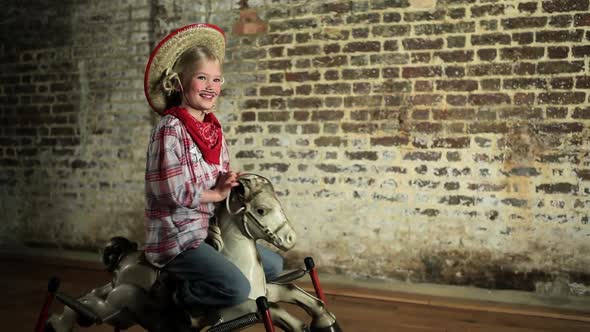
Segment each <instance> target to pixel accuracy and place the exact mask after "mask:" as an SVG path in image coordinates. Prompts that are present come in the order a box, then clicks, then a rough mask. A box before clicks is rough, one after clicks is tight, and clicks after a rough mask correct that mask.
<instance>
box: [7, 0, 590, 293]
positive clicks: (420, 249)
mask: <svg viewBox="0 0 590 332" xmlns="http://www.w3.org/2000/svg"><path fill="white" fill-rule="evenodd" d="M107 3H109V4H110V5H109V6H103V5H101V6H100V7H97V8H92V7H90V8H89V7H88V6H67V5H62V7H63V8H62V7H60V8H57V9H56V8H51V9H47V8H44V9H43V10H41V11H40V12H39V14H38V15H39V17H35V16H33V17H27V18H26V19H24V20H23V21H24V23H23V22H20V23H15V24H16V25H18V24H20V27H21V28H22V29H19V32H18V34H19V36H20V34H22V36H20V37H19V38H18V39H17V46H16V47H14V46H13V45H12V44H9V43H3V47H2V48H1V49H0V50H1V51H2V52H3V53H2V56H3V59H6V60H4V61H3V63H2V69H3V70H2V74H0V75H2V90H1V93H2V94H1V98H2V100H3V101H4V102H3V103H2V104H3V105H2V106H1V107H2V108H1V110H2V113H1V114H2V128H1V130H2V132H1V135H2V136H1V141H0V144H1V146H0V149H1V150H0V151H2V153H3V154H2V163H1V165H2V169H3V173H2V175H0V176H1V177H2V178H1V179H0V181H1V185H2V188H6V190H5V191H3V192H6V194H3V195H4V196H3V199H2V202H3V203H2V204H4V206H3V208H4V210H5V211H7V213H5V216H6V219H7V220H6V221H5V222H3V223H2V226H0V230H2V233H3V234H6V237H7V238H8V237H12V236H8V235H9V234H10V235H12V234H15V233H16V234H19V235H18V236H17V239H18V240H19V241H32V242H39V241H40V242H49V243H60V244H67V245H71V246H84V245H89V246H97V245H99V244H100V241H102V240H104V239H106V238H108V236H110V235H112V234H114V233H117V234H123V235H128V236H132V237H133V236H134V237H136V238H141V214H142V211H141V207H142V200H143V198H142V196H141V192H142V185H143V183H142V176H143V174H142V173H143V165H144V153H145V142H146V140H147V135H148V131H149V127H151V124H152V121H153V117H152V115H151V114H150V112H149V109H148V108H147V105H146V104H145V102H144V100H143V97H142V92H141V77H142V72H143V66H144V64H145V61H146V59H147V55H148V54H149V49H150V48H151V47H152V46H153V45H154V42H155V41H156V40H159V39H160V38H161V37H162V36H164V35H165V34H166V33H167V32H169V31H170V30H171V29H173V28H175V27H178V26H181V25H183V24H188V23H191V22H204V21H208V22H212V23H215V24H218V25H220V26H222V27H223V28H224V29H225V30H226V31H228V38H229V45H228V52H227V62H226V64H225V75H226V78H227V82H228V83H227V84H226V85H224V88H225V90H224V93H223V98H222V100H221V103H220V107H219V108H220V111H219V116H220V118H221V120H222V122H223V123H224V125H225V131H226V134H227V136H228V138H229V141H230V143H231V145H232V146H231V151H232V156H233V163H234V168H236V169H240V170H243V171H252V172H259V173H261V174H263V175H267V176H269V177H271V178H272V180H273V182H274V183H275V185H276V187H277V189H278V190H279V191H280V194H281V196H282V202H283V204H284V206H285V209H286V210H287V212H288V214H289V215H290V216H291V219H292V221H293V222H294V224H295V225H296V227H297V229H298V231H299V235H300V236H299V242H298V245H297V247H296V249H295V250H294V251H293V252H291V253H290V254H289V255H288V259H289V262H290V264H295V263H294V262H298V260H299V259H300V258H301V257H303V256H305V255H309V254H313V255H314V257H315V258H316V260H317V261H318V263H319V264H321V266H322V269H323V270H324V271H327V272H334V273H339V274H344V275H348V276H361V277H362V276H371V277H377V278H395V279H403V280H410V281H417V282H422V281H426V282H440V283H450V284H468V285H476V286H481V287H491V288H516V289H525V290H535V289H536V290H537V291H539V292H549V293H551V292H554V290H555V289H562V290H564V291H562V293H563V292H573V293H576V294H584V293H585V294H588V293H590V292H589V291H588V288H587V287H588V285H590V268H589V266H590V264H589V263H590V261H589V259H588V256H587V255H585V254H582V253H585V252H588V251H589V250H590V244H589V241H588V239H589V236H590V226H589V225H588V224H589V222H588V221H589V214H588V207H589V206H590V200H589V199H588V197H589V195H590V183H589V181H590V166H589V163H590V155H589V148H588V143H589V142H588V141H589V137H590V131H589V129H588V125H589V124H590V120H589V119H590V102H589V98H590V94H589V93H588V91H589V90H588V89H589V88H590V76H589V75H588V69H589V66H590V63H589V58H588V55H589V54H590V28H589V27H590V12H589V10H590V8H589V7H590V4H589V1H588V0H554V1H541V0H535V1H490V0H438V1H430V0H368V1H296V0H293V1H286V0H265V1H263V0H258V1H253V0H251V1H249V5H250V7H251V8H253V9H254V10H256V11H257V13H258V15H259V16H260V18H261V19H262V20H264V21H265V22H266V23H267V24H268V31H267V32H266V33H262V34H258V35H250V36H240V35H237V34H234V33H232V32H231V31H232V26H233V25H234V23H235V22H236V21H237V20H238V18H239V6H238V5H237V1H229V0H225V1H217V2H215V3H213V2H207V1H202V2H196V3H195V2H188V1H165V0H161V1H151V2H149V3H145V4H144V3H143V2H140V1H128V2H126V3H123V4H119V2H117V4H115V2H107ZM13 7H14V6H13ZM106 7H109V8H106ZM111 7H112V8H111ZM113 9H118V10H117V11H113ZM15 10H16V9H15ZM17 12H18V11H17ZM113 12H115V13H116V14H115V15H112V13H113ZM48 14H49V15H53V16H54V17H55V18H56V19H55V20H53V19H51V16H50V18H49V19H47V18H46V17H47V15H48ZM23 15H24V14H21V16H23ZM117 16H120V17H117ZM23 17H24V16H23ZM93 27H94V28H95V29H93ZM38 28H41V30H43V31H57V32H58V33H59V35H60V36H62V37H61V38H56V37H55V34H53V33H47V36H46V38H44V39H43V43H42V44H35V43H34V42H32V40H33V39H32V38H30V36H29V35H30V34H31V33H32V32H33V31H36V30H35V29H38ZM20 30H23V31H20ZM3 34H4V36H3V38H7V34H6V32H5V31H3ZM21 44H22V45H21ZM84 45H86V46H88V45H94V47H93V48H92V51H89V47H84ZM97 45H100V46H97ZM88 52H89V53H88ZM121 175H123V176H121ZM121 178H123V179H124V180H121ZM4 198H6V199H4ZM48 231H49V234H51V236H49V237H48V236H47V234H48ZM562 286H563V287H562ZM560 287H561V288H560Z"/></svg>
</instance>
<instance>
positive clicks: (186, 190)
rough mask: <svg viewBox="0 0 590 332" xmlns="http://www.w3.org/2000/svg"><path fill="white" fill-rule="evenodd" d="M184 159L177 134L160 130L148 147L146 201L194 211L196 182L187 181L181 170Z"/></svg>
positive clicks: (197, 196)
mask: <svg viewBox="0 0 590 332" xmlns="http://www.w3.org/2000/svg"><path fill="white" fill-rule="evenodd" d="M186 158H189V156H187V155H186V154H185V153H183V148H182V142H181V140H180V135H179V133H178V132H177V130H176V128H175V127H174V126H170V125H164V126H162V127H159V128H158V129H157V130H156V132H155V133H154V135H152V140H151V142H150V146H149V148H148V157H147V167H146V179H145V180H146V181H145V183H146V193H148V199H152V200H155V201H156V202H157V205H160V206H183V207H187V208H196V207H198V206H199V204H200V201H201V191H202V188H200V187H201V186H200V185H199V183H193V182H192V181H189V180H188V179H187V178H186V176H185V174H184V168H185V165H186V164H187V159H186Z"/></svg>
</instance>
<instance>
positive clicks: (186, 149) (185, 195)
mask: <svg viewBox="0 0 590 332" xmlns="http://www.w3.org/2000/svg"><path fill="white" fill-rule="evenodd" d="M227 171H229V153H228V150H227V143H226V142H225V139H223V145H222V148H221V157H220V165H212V164H209V163H207V162H206V161H205V160H204V159H203V156H202V155H201V152H200V150H199V148H198V147H197V145H196V144H195V143H194V141H193V140H192V138H191V137H190V135H189V133H188V131H187V130H186V128H185V127H184V125H183V124H182V122H180V120H178V119H177V118H175V117H173V116H170V115H167V116H164V117H162V119H161V120H160V122H159V123H158V125H157V126H156V127H155V128H154V130H153V131H152V134H151V138H150V143H149V147H148V152H147V164H146V173H145V195H146V208H145V216H146V241H145V248H144V251H145V254H146V257H147V259H148V260H149V261H150V262H151V263H152V264H154V265H156V266H159V267H163V266H164V265H166V264H167V263H168V262H170V261H171V260H172V259H173V258H174V257H176V255H178V254H179V253H181V252H183V251H184V250H186V249H189V248H195V247H197V246H199V244H201V242H202V241H203V240H205V238H207V230H208V227H209V218H211V217H212V216H213V211H214V209H215V204H214V203H201V202H200V200H201V199H200V196H201V192H202V190H203V189H211V188H213V187H214V186H215V183H216V181H217V177H218V175H219V173H220V172H227Z"/></svg>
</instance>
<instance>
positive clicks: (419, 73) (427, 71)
mask: <svg viewBox="0 0 590 332" xmlns="http://www.w3.org/2000/svg"><path fill="white" fill-rule="evenodd" d="M441 75H442V68H441V67H439V66H435V67H404V68H403V69H402V77H404V78H414V77H436V76H441Z"/></svg>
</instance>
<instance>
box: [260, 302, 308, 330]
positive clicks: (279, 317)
mask: <svg viewBox="0 0 590 332" xmlns="http://www.w3.org/2000/svg"><path fill="white" fill-rule="evenodd" d="M270 316H271V317H272V322H273V324H274V325H275V326H278V327H280V328H281V329H282V330H283V331H285V332H309V328H308V327H307V325H305V323H304V322H302V321H300V320H299V319H297V318H295V317H293V315H291V314H290V313H288V312H287V311H286V310H285V309H283V308H280V307H279V306H278V305H277V304H276V303H271V304H270Z"/></svg>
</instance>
